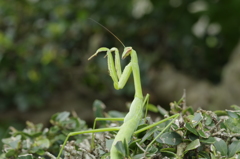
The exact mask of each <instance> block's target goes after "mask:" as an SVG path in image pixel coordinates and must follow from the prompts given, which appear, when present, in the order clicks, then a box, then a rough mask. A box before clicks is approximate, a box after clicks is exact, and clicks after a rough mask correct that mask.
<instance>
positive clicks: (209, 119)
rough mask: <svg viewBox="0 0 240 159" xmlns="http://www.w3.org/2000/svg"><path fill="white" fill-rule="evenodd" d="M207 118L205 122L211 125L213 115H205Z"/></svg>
mask: <svg viewBox="0 0 240 159" xmlns="http://www.w3.org/2000/svg"><path fill="white" fill-rule="evenodd" d="M205 118H206V122H205V124H206V125H210V124H211V123H212V121H213V120H212V117H211V116H210V115H207V114H206V115H205Z"/></svg>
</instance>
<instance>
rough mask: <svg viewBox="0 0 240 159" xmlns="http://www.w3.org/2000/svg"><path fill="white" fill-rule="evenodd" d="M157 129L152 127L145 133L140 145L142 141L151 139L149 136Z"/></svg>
mask: <svg viewBox="0 0 240 159" xmlns="http://www.w3.org/2000/svg"><path fill="white" fill-rule="evenodd" d="M157 129H158V128H157V127H154V128H152V129H150V130H148V131H147V133H146V134H145V135H144V136H143V137H142V140H141V142H140V143H143V142H144V141H146V140H147V139H149V138H150V137H151V135H152V134H153V133H154V132H155V131H156V130H157Z"/></svg>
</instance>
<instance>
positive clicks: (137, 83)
mask: <svg viewBox="0 0 240 159" xmlns="http://www.w3.org/2000/svg"><path fill="white" fill-rule="evenodd" d="M131 63H132V72H133V80H134V87H135V97H138V98H141V99H142V98H143V94H142V85H141V78H140V71H139V66H138V57H137V53H136V51H135V50H132V53H131Z"/></svg>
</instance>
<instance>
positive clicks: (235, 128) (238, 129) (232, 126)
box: [224, 118, 240, 133]
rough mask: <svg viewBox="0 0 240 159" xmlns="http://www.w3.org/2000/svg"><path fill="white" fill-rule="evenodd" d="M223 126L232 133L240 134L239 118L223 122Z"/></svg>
mask: <svg viewBox="0 0 240 159" xmlns="http://www.w3.org/2000/svg"><path fill="white" fill-rule="evenodd" d="M224 125H225V126H226V127H227V128H228V129H229V130H230V131H232V132H234V133H240V118H229V119H227V120H225V122H224Z"/></svg>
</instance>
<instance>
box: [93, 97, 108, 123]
mask: <svg viewBox="0 0 240 159" xmlns="http://www.w3.org/2000/svg"><path fill="white" fill-rule="evenodd" d="M105 108H106V106H105V104H104V103H103V102H102V101H100V100H95V101H94V102H93V111H94V112H95V113H94V114H95V117H104V115H103V110H104V109H105ZM101 122H102V121H101Z"/></svg>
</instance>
